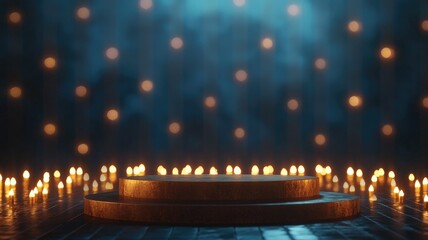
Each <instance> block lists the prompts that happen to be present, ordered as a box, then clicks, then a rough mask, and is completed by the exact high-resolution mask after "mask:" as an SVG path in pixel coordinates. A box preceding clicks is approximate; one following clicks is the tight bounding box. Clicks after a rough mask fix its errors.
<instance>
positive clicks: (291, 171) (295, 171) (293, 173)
mask: <svg viewBox="0 0 428 240" xmlns="http://www.w3.org/2000/svg"><path fill="white" fill-rule="evenodd" d="M296 174H297V167H296V166H294V165H291V167H290V175H293V176H294V175H296Z"/></svg>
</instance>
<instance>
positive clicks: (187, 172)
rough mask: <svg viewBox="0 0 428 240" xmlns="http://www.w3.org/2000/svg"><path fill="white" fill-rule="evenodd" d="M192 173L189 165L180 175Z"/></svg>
mask: <svg viewBox="0 0 428 240" xmlns="http://www.w3.org/2000/svg"><path fill="white" fill-rule="evenodd" d="M191 173H192V167H191V166H190V165H186V166H185V167H184V168H183V169H182V170H181V175H189V174H191Z"/></svg>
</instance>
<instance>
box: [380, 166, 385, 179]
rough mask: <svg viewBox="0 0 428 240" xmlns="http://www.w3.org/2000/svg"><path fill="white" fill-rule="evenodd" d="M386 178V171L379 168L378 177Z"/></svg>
mask: <svg viewBox="0 0 428 240" xmlns="http://www.w3.org/2000/svg"><path fill="white" fill-rule="evenodd" d="M383 176H385V170H384V169H383V168H379V176H378V177H383Z"/></svg>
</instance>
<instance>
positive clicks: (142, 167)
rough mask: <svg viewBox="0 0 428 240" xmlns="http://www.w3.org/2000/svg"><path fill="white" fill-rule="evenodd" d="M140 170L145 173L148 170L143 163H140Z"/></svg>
mask: <svg viewBox="0 0 428 240" xmlns="http://www.w3.org/2000/svg"><path fill="white" fill-rule="evenodd" d="M138 170H139V171H140V174H142V175H144V173H145V172H146V166H144V164H142V163H141V164H140V165H138Z"/></svg>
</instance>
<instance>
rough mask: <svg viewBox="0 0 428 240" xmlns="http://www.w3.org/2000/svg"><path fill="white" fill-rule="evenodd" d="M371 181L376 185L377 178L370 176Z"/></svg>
mask: <svg viewBox="0 0 428 240" xmlns="http://www.w3.org/2000/svg"><path fill="white" fill-rule="evenodd" d="M371 180H372V183H376V182H377V177H376V175H373V176H372V178H371Z"/></svg>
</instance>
